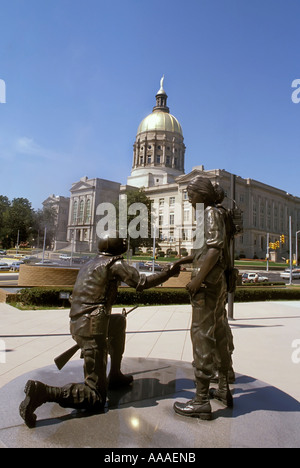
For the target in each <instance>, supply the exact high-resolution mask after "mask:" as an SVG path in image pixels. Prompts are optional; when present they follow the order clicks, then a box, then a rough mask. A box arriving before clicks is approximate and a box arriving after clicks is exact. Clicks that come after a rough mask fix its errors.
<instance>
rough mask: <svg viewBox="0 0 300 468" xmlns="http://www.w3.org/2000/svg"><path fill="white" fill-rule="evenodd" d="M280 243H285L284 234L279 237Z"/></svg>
mask: <svg viewBox="0 0 300 468" xmlns="http://www.w3.org/2000/svg"><path fill="white" fill-rule="evenodd" d="M280 242H281V243H282V244H284V243H285V238H284V234H281V236H280Z"/></svg>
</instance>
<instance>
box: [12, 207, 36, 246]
mask: <svg viewBox="0 0 300 468" xmlns="http://www.w3.org/2000/svg"><path fill="white" fill-rule="evenodd" d="M6 217H8V219H6V224H7V227H8V237H7V239H8V241H9V244H10V245H9V246H10V247H13V246H15V245H16V244H17V242H19V243H20V242H26V241H27V240H28V237H29V235H30V232H31V230H32V224H33V219H34V210H33V209H32V207H31V203H30V201H29V200H28V199H27V198H14V199H13V200H12V202H11V205H10V207H9V209H8V211H7V212H6Z"/></svg>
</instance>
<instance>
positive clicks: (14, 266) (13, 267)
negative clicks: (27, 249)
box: [10, 261, 24, 271]
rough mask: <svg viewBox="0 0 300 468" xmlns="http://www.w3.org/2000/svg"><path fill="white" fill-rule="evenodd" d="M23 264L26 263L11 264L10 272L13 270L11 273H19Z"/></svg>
mask: <svg viewBox="0 0 300 468" xmlns="http://www.w3.org/2000/svg"><path fill="white" fill-rule="evenodd" d="M22 263H24V262H22V261H21V262H13V263H11V264H10V270H11V271H19V269H20V265H22Z"/></svg>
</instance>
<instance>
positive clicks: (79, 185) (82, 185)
mask: <svg viewBox="0 0 300 468" xmlns="http://www.w3.org/2000/svg"><path fill="white" fill-rule="evenodd" d="M94 188H95V186H94V185H92V184H88V183H87V182H83V181H81V180H80V181H79V182H76V183H75V184H74V185H72V188H71V189H70V192H72V193H73V192H80V191H82V190H93V189H94Z"/></svg>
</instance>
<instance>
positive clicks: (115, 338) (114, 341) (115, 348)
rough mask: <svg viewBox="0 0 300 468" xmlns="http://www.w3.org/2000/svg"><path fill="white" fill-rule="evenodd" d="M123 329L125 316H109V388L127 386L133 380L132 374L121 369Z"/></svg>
mask: <svg viewBox="0 0 300 468" xmlns="http://www.w3.org/2000/svg"><path fill="white" fill-rule="evenodd" d="M125 331H126V318H125V317H124V316H122V315H119V314H116V315H114V316H111V320H110V329H109V340H108V351H109V354H110V372H109V375H108V389H109V390H115V389H117V388H121V387H127V386H129V385H130V384H131V383H132V382H133V376H132V375H125V374H123V373H122V371H121V363H122V358H123V354H124V350H125Z"/></svg>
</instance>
